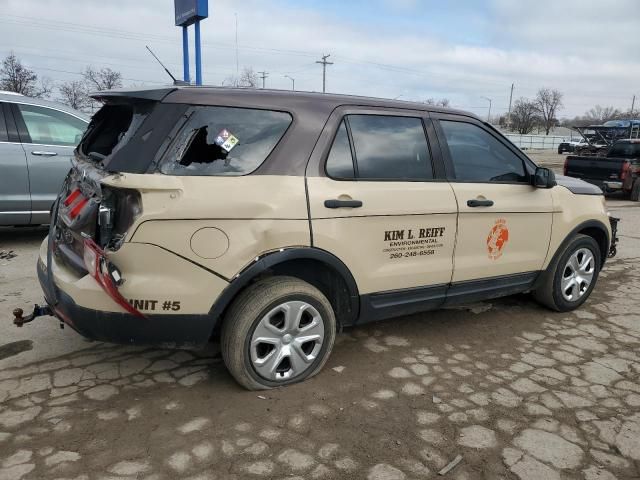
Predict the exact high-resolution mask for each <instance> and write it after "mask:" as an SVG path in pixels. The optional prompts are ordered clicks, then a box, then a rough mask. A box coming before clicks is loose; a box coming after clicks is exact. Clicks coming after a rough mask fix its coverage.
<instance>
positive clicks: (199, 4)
mask: <svg viewBox="0 0 640 480" xmlns="http://www.w3.org/2000/svg"><path fill="white" fill-rule="evenodd" d="M174 2H175V4H174V5H175V14H176V26H177V27H182V57H183V62H184V81H185V82H190V77H189V32H188V30H187V28H188V27H189V25H194V24H195V50H196V85H202V46H201V41H200V20H203V19H205V18H207V17H208V16H209V3H208V0H174Z"/></svg>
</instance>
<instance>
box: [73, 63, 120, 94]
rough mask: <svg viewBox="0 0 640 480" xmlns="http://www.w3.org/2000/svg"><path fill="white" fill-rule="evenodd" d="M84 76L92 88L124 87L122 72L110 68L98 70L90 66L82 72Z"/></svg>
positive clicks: (109, 88)
mask: <svg viewBox="0 0 640 480" xmlns="http://www.w3.org/2000/svg"><path fill="white" fill-rule="evenodd" d="M82 77H83V78H84V81H85V82H86V83H87V85H88V86H89V89H91V90H111V89H113V88H120V87H122V74H121V73H120V72H116V71H115V70H112V69H110V68H101V69H100V70H98V69H95V68H93V67H92V66H88V67H87V68H86V69H85V71H84V72H83V73H82Z"/></svg>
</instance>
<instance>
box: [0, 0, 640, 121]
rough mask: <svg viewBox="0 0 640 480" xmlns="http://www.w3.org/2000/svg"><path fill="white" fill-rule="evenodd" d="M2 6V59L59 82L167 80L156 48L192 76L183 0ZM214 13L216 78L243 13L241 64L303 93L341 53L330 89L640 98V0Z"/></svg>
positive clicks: (224, 3)
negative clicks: (92, 76) (86, 72)
mask: <svg viewBox="0 0 640 480" xmlns="http://www.w3.org/2000/svg"><path fill="white" fill-rule="evenodd" d="M525 3H527V4H528V5H529V6H525ZM0 11H1V12H2V15H1V16H0V55H1V56H3V57H4V56H6V55H7V54H8V53H10V52H11V51H13V52H15V53H16V55H18V56H19V57H20V58H21V59H22V60H23V61H24V62H25V63H26V64H28V65H29V67H30V68H32V69H33V70H35V71H36V72H37V73H38V74H39V75H44V76H48V77H50V78H52V79H53V80H54V81H66V80H70V79H77V78H79V75H78V72H80V71H82V70H83V69H84V67H85V66H86V65H88V64H92V65H94V66H96V67H101V66H108V67H110V68H113V69H116V70H119V71H121V72H122V75H123V77H125V79H126V80H125V83H126V84H137V85H141V84H149V85H151V84H163V83H166V81H167V77H166V74H165V73H164V72H163V71H162V70H161V69H160V67H159V66H158V65H157V64H156V63H155V61H154V60H153V59H152V58H151V57H150V56H149V54H148V53H147V52H146V50H145V48H144V47H145V45H146V44H148V45H150V46H151V47H152V48H153V49H154V50H155V51H156V53H157V54H158V56H159V57H160V58H161V59H162V60H164V61H165V62H166V63H167V65H168V66H169V68H170V69H171V70H172V71H173V72H174V74H175V75H176V76H179V75H181V72H182V57H181V55H182V53H181V52H182V46H181V32H180V29H179V28H178V27H175V26H174V10H173V1H172V0H135V1H133V0H108V1H107V0H100V1H98V0H49V1H46V0H0ZM209 13H210V17H209V18H208V19H207V20H205V21H203V22H202V39H203V66H204V68H203V71H204V82H205V83H208V84H216V85H220V84H221V82H222V81H223V80H224V79H225V78H228V77H229V76H230V75H233V74H234V73H235V71H236V56H235V55H236V54H235V18H236V17H235V15H236V14H237V18H238V37H239V40H238V43H239V63H240V68H241V69H242V67H243V66H251V67H253V68H254V69H255V70H256V71H262V70H265V71H267V72H269V77H268V78H267V80H266V84H267V87H271V88H290V87H291V82H290V80H289V79H287V78H285V77H284V75H289V76H291V77H294V78H295V79H296V89H299V90H310V91H319V90H321V89H322V68H321V66H320V65H317V64H316V63H315V61H316V60H318V59H319V58H320V56H321V55H322V54H323V53H330V54H331V57H330V58H329V60H332V61H334V62H335V63H334V65H332V66H330V67H328V73H327V90H328V91H330V92H336V93H350V94H358V95H373V96H379V97H390V98H393V97H398V96H400V95H401V97H400V98H401V99H407V100H424V99H426V98H429V97H435V98H441V97H447V98H449V99H450V100H451V102H452V105H453V106H455V107H459V108H462V109H465V110H470V111H473V112H474V113H476V114H478V115H486V114H487V106H488V103H489V102H488V101H487V100H485V99H484V98H483V97H489V98H491V99H493V113H504V112H506V110H507V108H508V104H509V90H510V88H511V83H512V82H513V83H515V91H514V100H515V99H517V98H519V97H522V96H524V97H533V96H534V95H535V92H536V91H537V89H538V88H540V87H543V86H546V87H552V88H557V89H559V90H560V91H562V92H563V93H564V105H565V106H564V109H563V110H562V111H561V112H560V116H574V115H577V114H583V113H584V112H585V111H586V110H588V109H589V108H590V107H592V106H593V105H595V104H600V105H602V106H608V105H613V106H615V107H618V108H621V109H625V110H628V109H629V108H630V106H631V98H632V96H633V95H634V94H636V95H640V53H639V50H638V38H639V35H638V34H639V32H640V0H608V1H606V2H603V1H602V0H565V1H559V0H536V1H535V2H534V1H530V2H523V1H519V0H487V1H484V2H483V1H480V0H457V1H455V2H453V1H442V0H433V1H432V0H369V1H365V0H351V1H345V0H297V1H294V0H268V1H267V0H261V1H260V0H237V1H231V0H209ZM191 41H192V42H193V29H191ZM191 46H193V44H192V45H191ZM191 53H192V54H193V48H192V50H191ZM192 65H193V61H192ZM192 76H193V66H192ZM636 108H640V100H637V101H636Z"/></svg>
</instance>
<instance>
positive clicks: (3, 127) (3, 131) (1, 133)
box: [0, 103, 9, 142]
mask: <svg viewBox="0 0 640 480" xmlns="http://www.w3.org/2000/svg"><path fill="white" fill-rule="evenodd" d="M3 110H4V109H3V108H2V103H0V142H8V141H9V135H8V133H7V124H6V122H5V120H4V111H3Z"/></svg>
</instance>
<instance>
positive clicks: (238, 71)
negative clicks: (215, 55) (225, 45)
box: [235, 13, 240, 87]
mask: <svg viewBox="0 0 640 480" xmlns="http://www.w3.org/2000/svg"><path fill="white" fill-rule="evenodd" d="M235 16H236V84H235V86H236V87H237V86H238V82H239V81H240V56H239V55H238V14H237V13H236V14H235Z"/></svg>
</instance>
